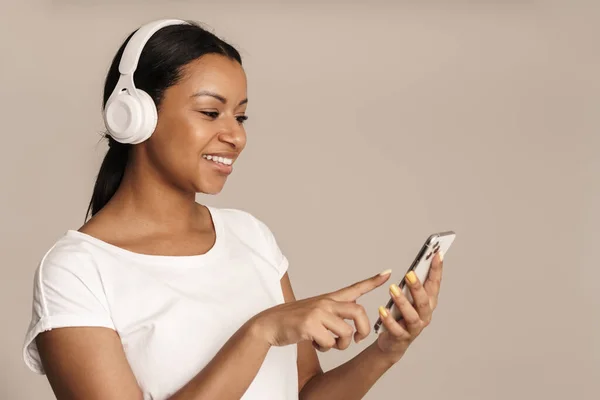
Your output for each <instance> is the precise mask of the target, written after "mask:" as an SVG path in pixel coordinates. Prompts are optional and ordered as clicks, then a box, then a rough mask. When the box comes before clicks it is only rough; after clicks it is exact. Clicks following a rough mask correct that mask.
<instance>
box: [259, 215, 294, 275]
mask: <svg viewBox="0 0 600 400" xmlns="http://www.w3.org/2000/svg"><path fill="white" fill-rule="evenodd" d="M252 219H254V221H255V223H256V225H257V227H258V231H259V235H260V237H261V239H262V241H263V243H264V246H265V251H266V253H267V254H268V256H269V258H270V259H271V260H272V263H273V265H274V266H275V268H276V269H277V272H278V274H279V279H281V278H282V277H283V275H285V273H286V272H287V270H288V267H289V261H288V259H287V257H286V256H285V254H283V252H282V250H281V248H280V247H279V245H278V243H277V240H276V239H275V235H274V234H273V232H272V231H271V229H269V227H268V226H267V224H265V223H264V222H263V221H261V220H260V219H258V218H256V217H254V216H252Z"/></svg>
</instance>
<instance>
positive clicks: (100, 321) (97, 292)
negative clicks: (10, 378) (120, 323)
mask: <svg viewBox="0 0 600 400" xmlns="http://www.w3.org/2000/svg"><path fill="white" fill-rule="evenodd" d="M75 326H88V327H90V326H93V327H105V328H110V329H115V328H114V325H113V322H112V319H111V317H110V313H109V307H108V302H107V300H106V296H105V294H104V289H103V285H102V280H101V278H100V275H99V271H98V270H97V268H96V267H95V264H94V263H93V262H92V261H91V260H90V259H89V258H88V256H87V255H86V254H83V253H81V252H77V251H68V250H65V249H57V248H53V249H51V250H50V251H49V252H48V253H47V254H46V255H45V256H44V258H43V259H42V261H41V262H40V264H39V266H38V268H37V269H36V270H35V274H34V281H33V304H32V316H31V322H30V325H29V328H28V329H27V333H26V335H25V343H24V347H23V358H24V360H25V364H26V365H27V366H28V367H29V368H30V369H31V370H32V371H34V372H37V373H39V374H44V373H45V372H44V369H43V367H42V364H41V361H40V356H39V353H38V349H37V346H36V342H35V338H36V336H37V335H38V334H39V333H41V332H44V331H48V330H51V329H54V328H62V327H75Z"/></svg>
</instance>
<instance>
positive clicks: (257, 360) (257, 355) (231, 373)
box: [169, 320, 270, 400]
mask: <svg viewBox="0 0 600 400" xmlns="http://www.w3.org/2000/svg"><path fill="white" fill-rule="evenodd" d="M269 348H270V345H269V344H268V342H267V341H265V340H264V338H263V337H262V336H261V334H260V332H259V331H258V329H257V328H256V326H255V325H254V324H253V322H252V320H251V321H249V322H248V323H246V324H245V325H244V326H242V327H241V328H240V329H239V330H238V331H237V332H236V333H235V334H234V335H233V336H232V337H231V338H230V339H229V340H228V341H227V342H226V343H225V345H224V346H223V347H222V348H221V350H219V352H218V353H217V354H216V355H215V357H214V358H213V359H212V360H211V361H210V362H209V363H208V364H207V365H206V367H205V368H204V369H202V371H200V372H199V373H198V375H196V376H195V377H194V378H193V379H192V380H191V381H190V382H188V383H187V384H186V385H185V386H184V387H182V388H181V389H180V390H179V391H178V392H177V393H175V394H174V395H173V396H171V397H170V398H169V400H201V399H202V400H203V399H220V400H221V399H223V400H227V399H239V398H241V397H242V395H243V394H244V392H245V391H246V389H248V386H250V383H252V381H253V380H254V378H255V377H256V374H257V373H258V370H259V369H260V367H261V365H262V363H263V361H264V359H265V357H266V355H267V352H268V351H269Z"/></svg>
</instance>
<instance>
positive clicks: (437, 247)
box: [373, 231, 456, 334]
mask: <svg viewBox="0 0 600 400" xmlns="http://www.w3.org/2000/svg"><path fill="white" fill-rule="evenodd" d="M455 237H456V233H454V232H453V231H447V232H439V233H434V234H432V235H430V236H429V237H428V238H427V240H425V243H423V246H422V247H421V250H419V252H418V253H417V256H416V257H415V260H414V261H413V263H412V264H411V266H410V267H409V268H408V270H407V271H406V274H408V272H410V271H414V272H415V274H416V275H417V277H418V278H419V280H420V281H421V283H425V280H426V279H427V276H428V275H429V269H430V268H431V262H432V261H433V258H434V256H435V255H436V254H437V253H438V252H439V251H442V252H443V253H444V256H445V255H446V253H447V252H448V249H450V246H452V243H453V242H454V238H455ZM406 274H404V276H403V277H402V280H401V281H400V283H399V284H398V286H399V287H400V290H401V291H402V293H404V295H405V296H406V297H407V299H408V301H410V303H411V304H413V298H412V296H411V294H410V290H409V288H408V286H407V285H406ZM385 307H386V308H387V309H388V311H389V312H390V313H391V315H392V316H393V317H394V318H395V319H396V321H400V320H401V319H402V314H401V313H400V310H398V308H397V307H396V305H395V304H394V300H393V299H392V298H391V296H390V300H389V301H388V303H387V305H386V306H385ZM373 328H374V329H375V333H377V334H379V333H381V332H384V331H385V325H383V321H382V320H381V317H379V318H377V322H375V325H374V327H373Z"/></svg>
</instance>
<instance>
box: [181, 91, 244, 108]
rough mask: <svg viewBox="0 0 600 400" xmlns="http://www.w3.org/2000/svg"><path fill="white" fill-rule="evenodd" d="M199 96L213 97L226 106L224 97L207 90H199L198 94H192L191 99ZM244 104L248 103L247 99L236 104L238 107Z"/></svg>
mask: <svg viewBox="0 0 600 400" xmlns="http://www.w3.org/2000/svg"><path fill="white" fill-rule="evenodd" d="M201 96H210V97H213V98H215V99H217V100H219V101H220V102H221V103H223V104H227V99H226V98H225V97H223V96H221V95H220V94H218V93H215V92H211V91H209V90H201V91H199V92H198V93H194V94H193V95H192V96H191V97H201ZM246 103H248V99H247V98H246V99H244V100H242V101H240V104H238V106H241V105H243V104H246Z"/></svg>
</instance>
